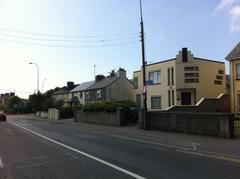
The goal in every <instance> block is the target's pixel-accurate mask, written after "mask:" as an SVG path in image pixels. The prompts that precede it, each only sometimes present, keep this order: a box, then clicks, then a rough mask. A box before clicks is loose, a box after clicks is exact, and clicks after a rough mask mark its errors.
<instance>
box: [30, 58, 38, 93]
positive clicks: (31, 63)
mask: <svg viewBox="0 0 240 179" xmlns="http://www.w3.org/2000/svg"><path fill="white" fill-rule="evenodd" d="M29 64H30V65H35V66H36V67H37V93H38V92H39V66H38V64H37V63H33V62H29Z"/></svg>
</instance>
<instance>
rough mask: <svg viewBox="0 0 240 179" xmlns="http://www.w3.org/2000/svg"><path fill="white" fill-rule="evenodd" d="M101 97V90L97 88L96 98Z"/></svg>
mask: <svg viewBox="0 0 240 179" xmlns="http://www.w3.org/2000/svg"><path fill="white" fill-rule="evenodd" d="M100 98H101V90H97V99H100Z"/></svg>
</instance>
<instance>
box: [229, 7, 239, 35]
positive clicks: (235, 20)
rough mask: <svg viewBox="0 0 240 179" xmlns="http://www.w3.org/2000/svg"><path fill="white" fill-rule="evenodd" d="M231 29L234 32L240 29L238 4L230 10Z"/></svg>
mask: <svg viewBox="0 0 240 179" xmlns="http://www.w3.org/2000/svg"><path fill="white" fill-rule="evenodd" d="M229 15H230V30H231V32H232V33H236V32H239V31H240V5H236V6H234V7H232V8H231V10H230V11H229Z"/></svg>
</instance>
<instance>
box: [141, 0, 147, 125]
mask: <svg viewBox="0 0 240 179" xmlns="http://www.w3.org/2000/svg"><path fill="white" fill-rule="evenodd" d="M139 3H140V16H141V22H140V25H141V45H142V75H143V87H142V95H143V106H142V109H143V115H142V118H143V122H144V129H148V128H149V126H148V121H147V90H146V70H145V65H146V61H145V44H144V26H143V17H142V16H143V15H142V0H140V1H139Z"/></svg>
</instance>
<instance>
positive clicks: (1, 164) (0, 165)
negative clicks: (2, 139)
mask: <svg viewBox="0 0 240 179" xmlns="http://www.w3.org/2000/svg"><path fill="white" fill-rule="evenodd" d="M0 168H3V162H2V159H1V157H0Z"/></svg>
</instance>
